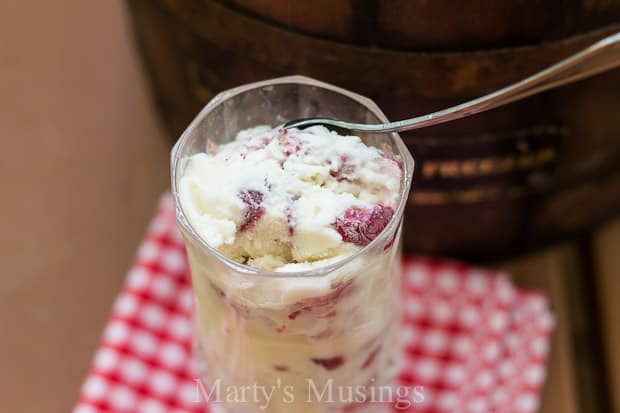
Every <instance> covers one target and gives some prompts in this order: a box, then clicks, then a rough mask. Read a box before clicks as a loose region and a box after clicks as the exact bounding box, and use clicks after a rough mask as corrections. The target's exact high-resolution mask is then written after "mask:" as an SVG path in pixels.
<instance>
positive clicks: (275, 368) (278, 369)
mask: <svg viewBox="0 0 620 413" xmlns="http://www.w3.org/2000/svg"><path fill="white" fill-rule="evenodd" d="M273 369H274V370H275V371H288V370H289V368H288V366H282V365H279V364H275V365H274V366H273Z"/></svg>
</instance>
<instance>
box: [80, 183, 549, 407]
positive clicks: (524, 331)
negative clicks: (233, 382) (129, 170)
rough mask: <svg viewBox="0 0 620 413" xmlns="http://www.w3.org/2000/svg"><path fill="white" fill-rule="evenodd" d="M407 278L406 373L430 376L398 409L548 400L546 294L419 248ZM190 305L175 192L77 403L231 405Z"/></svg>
mask: <svg viewBox="0 0 620 413" xmlns="http://www.w3.org/2000/svg"><path fill="white" fill-rule="evenodd" d="M403 283H404V288H403V291H404V295H405V300H404V303H405V305H404V306H405V314H404V321H403V329H402V333H403V336H404V337H403V338H404V341H405V344H406V346H405V355H404V358H403V360H404V363H403V365H402V369H401V372H400V375H399V381H400V385H401V386H410V387H411V388H413V387H414V386H420V387H418V389H420V388H421V389H423V390H422V395H423V400H420V397H414V398H413V400H412V401H413V403H411V406H410V408H409V409H405V410H403V409H402V405H401V406H399V409H397V408H396V406H395V407H394V410H395V411H405V412H463V413H469V412H472V413H486V412H501V413H513V412H514V413H527V412H535V411H536V410H537V408H538V403H539V394H540V390H541V387H542V385H543V382H544V379H545V372H546V369H545V363H546V359H547V353H548V350H549V335H550V332H551V329H552V327H553V317H552V315H551V313H550V311H549V309H548V303H547V299H546V297H545V296H543V295H541V294H538V293H533V292H528V291H523V290H519V289H517V288H515V287H514V286H513V285H512V284H511V282H510V280H509V279H508V276H507V275H506V274H504V273H501V272H497V271H492V270H486V269H480V268H472V267H470V266H467V265H465V264H462V263H457V262H451V261H443V260H431V259H426V258H418V257H408V258H406V259H405V262H404V277H403ZM191 311H192V293H191V286H190V280H189V275H188V265H187V261H186V256H185V249H184V246H183V241H182V239H181V236H180V234H179V232H178V230H177V228H176V224H175V220H174V210H173V206H172V200H171V197H170V195H165V196H164V197H163V198H162V201H161V202H160V205H159V208H158V211H157V214H156V216H155V218H154V219H153V221H152V223H151V225H150V227H149V230H148V233H147V236H146V239H145V240H144V242H143V243H142V245H141V246H140V248H139V250H138V253H137V256H136V259H135V263H134V265H133V266H132V268H131V270H130V271H129V274H128V276H127V280H126V282H125V285H124V287H123V290H122V291H121V293H120V294H119V296H118V298H117V299H116V302H115V303H114V307H113V310H112V314H111V316H110V319H109V321H108V324H107V326H106V328H105V331H104V334H103V337H102V340H101V343H100V345H99V348H98V350H97V352H96V354H95V357H94V360H93V363H92V366H91V368H90V371H89V373H88V377H87V378H86V380H85V382H84V384H83V386H82V389H81V393H80V396H79V400H78V402H77V405H76V407H75V409H74V413H90V412H119V413H120V412H144V413H159V412H201V413H202V412H211V413H215V412H221V411H223V410H222V409H221V407H218V406H210V405H208V403H207V402H206V401H205V400H204V398H203V397H202V394H203V393H201V391H200V388H199V384H198V382H197V380H198V378H199V375H198V372H197V369H196V367H195V366H194V362H193V359H192V344H191V333H192V331H191V330H192V329H191V322H190V318H191ZM412 394H416V393H412ZM416 396H419V395H418V394H416Z"/></svg>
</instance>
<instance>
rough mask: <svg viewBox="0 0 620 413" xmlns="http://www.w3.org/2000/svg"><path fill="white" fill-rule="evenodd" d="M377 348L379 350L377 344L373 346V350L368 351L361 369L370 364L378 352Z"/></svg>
mask: <svg viewBox="0 0 620 413" xmlns="http://www.w3.org/2000/svg"><path fill="white" fill-rule="evenodd" d="M379 350H381V345H379V347H377V348H375V349H374V350H373V351H371V352H370V354H369V355H368V357H366V360H365V361H364V364H362V370H364V369H366V368H368V366H370V365H371V364H372V362H373V361H374V360H375V358H376V357H377V353H379Z"/></svg>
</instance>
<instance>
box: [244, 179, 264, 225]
mask: <svg viewBox="0 0 620 413" xmlns="http://www.w3.org/2000/svg"><path fill="white" fill-rule="evenodd" d="M239 198H241V200H242V201H243V203H244V204H245V205H246V206H247V208H246V210H245V216H244V218H243V222H242V223H241V225H240V226H239V231H241V232H243V231H245V230H247V229H250V228H252V227H253V226H254V225H255V224H256V222H258V220H259V219H260V218H261V217H262V216H263V214H264V213H265V208H263V206H262V204H263V193H262V192H259V191H255V190H253V189H247V190H246V189H244V190H243V191H241V192H239Z"/></svg>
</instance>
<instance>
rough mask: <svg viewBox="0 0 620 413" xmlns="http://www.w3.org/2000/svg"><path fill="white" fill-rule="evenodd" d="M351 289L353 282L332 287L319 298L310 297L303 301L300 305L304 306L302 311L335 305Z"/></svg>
mask: <svg viewBox="0 0 620 413" xmlns="http://www.w3.org/2000/svg"><path fill="white" fill-rule="evenodd" d="M352 287H353V280H348V281H346V282H341V283H338V284H335V285H332V290H331V291H330V292H329V293H327V294H325V295H321V296H319V297H310V298H306V299H305V300H303V301H302V302H301V303H302V304H303V305H304V307H303V308H302V310H304V311H312V310H313V309H315V308H321V307H325V306H327V305H330V304H334V303H336V302H337V301H338V300H339V299H340V298H341V297H344V296H346V295H347V294H348V293H349V292H350V291H351V289H352Z"/></svg>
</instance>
